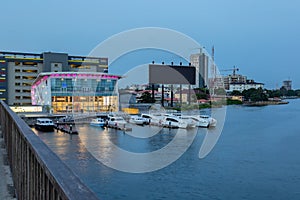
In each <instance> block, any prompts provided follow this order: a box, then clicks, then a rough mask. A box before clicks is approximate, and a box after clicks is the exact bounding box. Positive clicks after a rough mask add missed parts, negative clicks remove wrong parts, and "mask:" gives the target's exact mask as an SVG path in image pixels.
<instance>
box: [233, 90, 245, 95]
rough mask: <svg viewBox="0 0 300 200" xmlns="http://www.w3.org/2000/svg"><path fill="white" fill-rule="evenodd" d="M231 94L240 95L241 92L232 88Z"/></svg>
mask: <svg viewBox="0 0 300 200" xmlns="http://www.w3.org/2000/svg"><path fill="white" fill-rule="evenodd" d="M231 95H232V96H241V95H242V93H241V92H240V91H238V90H233V91H232V92H231Z"/></svg>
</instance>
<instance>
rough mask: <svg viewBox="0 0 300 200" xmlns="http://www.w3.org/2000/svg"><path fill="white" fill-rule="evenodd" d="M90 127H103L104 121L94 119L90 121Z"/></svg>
mask: <svg viewBox="0 0 300 200" xmlns="http://www.w3.org/2000/svg"><path fill="white" fill-rule="evenodd" d="M90 125H91V126H98V127H103V126H104V125H105V120H104V119H102V118H96V119H92V121H91V122H90Z"/></svg>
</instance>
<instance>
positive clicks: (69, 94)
mask: <svg viewBox="0 0 300 200" xmlns="http://www.w3.org/2000/svg"><path fill="white" fill-rule="evenodd" d="M119 78H120V77H118V76H109V75H108V76H103V75H102V74H98V76H97V74H96V75H95V74H85V75H84V76H83V75H82V74H80V75H79V74H74V73H73V74H72V75H68V76H66V75H64V76H63V74H59V73H57V74H52V75H50V76H49V75H48V76H43V75H41V76H40V80H37V81H36V82H35V84H34V86H33V87H32V94H33V99H32V100H33V101H32V102H35V104H36V105H48V106H50V109H51V110H52V112H53V113H70V112H75V113H85V112H104V111H117V109H118V95H117V93H116V91H115V86H116V83H117V80H118V79H119ZM47 88H48V91H51V92H50V95H49V94H48V96H47V92H45V91H47ZM48 98H51V99H49V100H48ZM45 102H51V103H48V104H46V103H45Z"/></svg>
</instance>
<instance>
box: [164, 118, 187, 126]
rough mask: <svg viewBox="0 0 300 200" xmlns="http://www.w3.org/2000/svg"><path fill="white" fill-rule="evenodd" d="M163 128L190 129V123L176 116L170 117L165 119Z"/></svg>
mask: <svg viewBox="0 0 300 200" xmlns="http://www.w3.org/2000/svg"><path fill="white" fill-rule="evenodd" d="M163 126H164V127H168V128H188V123H187V122H186V121H185V120H183V119H180V118H178V117H176V116H168V117H165V118H164V120H163Z"/></svg>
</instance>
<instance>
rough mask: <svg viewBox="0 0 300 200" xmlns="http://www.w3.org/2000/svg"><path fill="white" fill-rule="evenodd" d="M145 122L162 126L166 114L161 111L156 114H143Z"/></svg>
mask: <svg viewBox="0 0 300 200" xmlns="http://www.w3.org/2000/svg"><path fill="white" fill-rule="evenodd" d="M141 117H142V118H143V119H144V123H145V124H151V125H156V126H162V123H163V119H164V116H163V115H162V114H160V113H154V114H141Z"/></svg>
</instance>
